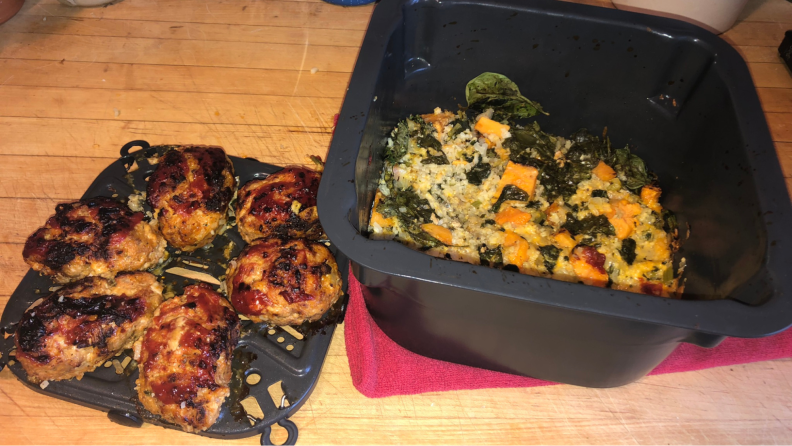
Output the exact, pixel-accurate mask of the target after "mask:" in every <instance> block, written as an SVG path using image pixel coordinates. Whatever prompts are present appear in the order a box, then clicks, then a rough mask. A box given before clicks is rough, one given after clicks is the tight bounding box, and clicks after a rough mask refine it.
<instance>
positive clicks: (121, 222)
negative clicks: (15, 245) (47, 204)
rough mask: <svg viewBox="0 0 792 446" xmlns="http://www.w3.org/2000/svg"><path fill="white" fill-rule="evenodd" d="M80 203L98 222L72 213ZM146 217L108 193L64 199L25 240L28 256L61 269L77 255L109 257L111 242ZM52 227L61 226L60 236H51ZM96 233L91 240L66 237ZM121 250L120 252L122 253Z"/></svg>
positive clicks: (105, 258) (24, 251)
mask: <svg viewBox="0 0 792 446" xmlns="http://www.w3.org/2000/svg"><path fill="white" fill-rule="evenodd" d="M80 206H85V207H87V208H88V209H89V211H90V214H91V218H92V219H93V220H95V222H90V221H86V220H84V219H83V218H76V219H71V218H70V216H69V214H70V213H71V212H72V211H74V210H75V209H77V208H78V207H80ZM142 220H143V213H141V212H133V211H132V210H130V209H129V208H128V207H127V206H125V205H123V204H122V203H120V202H118V201H116V200H114V199H112V198H107V197H96V198H89V199H85V200H80V201H77V202H74V203H61V204H59V205H57V206H56V208H55V215H54V216H52V217H51V218H50V219H49V220H47V223H46V225H45V227H43V228H39V229H38V230H37V231H36V232H35V233H34V234H33V235H31V236H30V237H29V238H28V239H27V241H26V242H25V248H24V250H23V251H22V255H23V257H24V258H25V259H31V260H34V261H38V262H41V263H42V264H44V265H45V266H46V267H47V268H50V269H52V270H59V269H61V268H63V267H64V266H65V265H67V264H69V262H71V261H72V260H74V259H75V258H77V257H85V258H88V259H95V260H107V259H108V258H109V257H110V255H111V253H110V249H109V246H110V242H111V240H113V238H114V236H115V238H116V240H118V239H120V238H123V237H125V236H126V235H127V234H129V232H130V231H132V229H133V228H134V227H135V226H136V225H137V224H138V223H140V222H141V221H142ZM52 229H56V230H58V229H59V230H61V231H62V233H61V235H60V237H58V238H56V239H52V240H47V239H46V237H45V235H46V234H48V233H51V230H52ZM70 234H71V235H74V234H82V235H85V236H86V238H87V237H92V238H91V239H90V240H91V242H90V243H85V242H78V241H69V240H66V237H67V236H68V235H70ZM118 254H120V252H119V253H118Z"/></svg>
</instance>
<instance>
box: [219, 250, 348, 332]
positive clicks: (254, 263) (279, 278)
mask: <svg viewBox="0 0 792 446" xmlns="http://www.w3.org/2000/svg"><path fill="white" fill-rule="evenodd" d="M226 281H227V283H226V285H227V286H226V289H227V290H228V295H229V298H230V300H231V303H232V304H233V305H234V308H236V310H237V311H238V312H239V313H241V314H244V315H245V316H247V317H248V318H250V320H252V321H254V322H267V323H270V324H274V325H299V324H302V323H303V322H305V321H315V320H318V319H320V318H321V317H322V315H323V314H324V313H325V312H326V311H327V310H328V309H330V307H331V306H332V305H333V304H334V303H335V302H336V301H337V300H338V298H339V297H340V296H341V276H340V275H339V274H338V265H336V261H335V258H333V254H332V253H331V252H330V250H328V249H327V247H325V246H324V245H323V244H321V243H317V242H313V241H310V240H303V239H295V240H288V241H283V240H281V239H278V238H269V239H261V240H257V241H255V242H253V243H252V244H250V245H248V246H247V247H246V248H245V249H244V250H243V251H242V252H241V253H240V254H239V257H237V258H236V259H234V260H232V261H231V262H230V263H229V266H228V271H227V279H226Z"/></svg>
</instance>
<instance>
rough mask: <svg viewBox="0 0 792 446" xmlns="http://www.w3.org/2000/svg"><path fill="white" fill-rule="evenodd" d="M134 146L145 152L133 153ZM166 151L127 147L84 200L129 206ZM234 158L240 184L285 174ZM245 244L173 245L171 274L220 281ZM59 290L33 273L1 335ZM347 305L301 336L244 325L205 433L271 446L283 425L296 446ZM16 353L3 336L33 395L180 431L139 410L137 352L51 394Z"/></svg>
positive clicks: (1, 350)
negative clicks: (191, 248)
mask: <svg viewBox="0 0 792 446" xmlns="http://www.w3.org/2000/svg"><path fill="white" fill-rule="evenodd" d="M135 148H140V149H139V150H137V151H134V152H130V150H132V149H135ZM165 150H167V146H155V147H150V146H149V144H148V143H147V142H145V141H132V142H130V143H128V144H126V145H125V146H124V147H123V148H122V149H121V158H120V159H119V160H117V161H115V162H114V163H112V164H111V165H110V166H108V167H107V169H105V170H104V171H103V172H102V173H101V174H100V175H99V176H98V177H97V178H96V180H95V181H94V183H93V184H92V185H91V186H90V187H89V188H88V191H87V192H86V193H85V195H84V196H83V198H89V197H96V196H113V195H116V196H117V197H118V198H119V199H121V200H124V199H126V198H127V197H128V196H129V195H130V194H134V193H138V192H141V191H145V189H146V181H147V178H148V176H150V175H151V174H152V173H153V172H154V169H155V168H156V165H154V164H151V163H150V162H149V160H150V159H153V157H155V156H159V155H162V154H163V153H164V152H165ZM229 158H230V159H231V162H232V163H233V164H234V173H235V175H236V176H237V177H238V178H239V185H240V186H242V185H244V184H245V183H247V182H248V181H250V180H253V179H258V178H266V177H267V176H269V175H270V174H272V173H275V172H277V171H279V170H281V167H279V166H273V165H270V164H264V163H261V162H258V161H256V160H254V159H247V158H238V157H235V156H231V157H229ZM144 207H145V210H147V211H150V210H151V209H150V208H149V207H148V205H145V206H144ZM229 242H232V243H233V247H232V248H231V249H230V251H228V252H226V247H227V246H228V244H229ZM244 245H245V242H244V241H243V240H242V237H240V235H239V233H238V232H237V230H236V228H231V229H228V230H227V231H226V232H224V233H223V234H221V235H218V236H217V238H215V240H214V241H213V242H212V243H211V244H210V245H209V246H207V247H205V248H204V249H199V250H196V251H195V252H192V253H182V252H181V251H176V250H175V249H174V248H173V247H170V246H169V247H168V252H169V254H170V256H171V258H172V260H171V262H170V263H169V264H168V265H167V267H166V268H165V269H169V268H172V267H181V268H185V269H189V270H192V271H195V272H202V273H208V274H209V275H211V276H213V277H215V278H218V277H220V276H223V275H224V274H225V269H226V266H227V263H228V260H229V258H234V257H236V256H237V255H238V254H239V252H240V251H241V250H242V248H243V247H244ZM329 249H330V250H331V251H332V252H333V254H334V255H335V258H336V261H337V263H338V269H339V271H341V272H342V280H343V290H344V293H346V290H347V275H346V271H347V265H348V260H347V259H346V257H345V256H344V255H343V254H342V253H340V252H339V251H338V250H337V249H336V248H335V247H334V246H330V247H329ZM20 255H21V253H20ZM198 264H202V265H205V266H206V268H201V267H196V265H198ZM162 281H163V282H164V284H165V286H166V292H167V291H172V292H174V293H175V294H181V293H182V291H183V288H184V286H186V285H190V284H194V283H197V281H195V280H192V279H185V278H184V277H181V276H177V275H172V274H169V273H167V272H165V273H164V275H162ZM55 285H56V284H55V283H54V282H52V280H51V279H50V278H49V277H47V276H42V275H40V274H38V273H36V272H35V271H33V270H30V271H28V273H27V274H26V275H25V277H24V278H23V279H22V282H21V283H20V284H19V286H18V287H17V289H16V290H15V291H14V294H13V295H11V298H10V299H9V301H8V304H7V305H6V308H5V310H4V311H3V317H2V320H0V330H2V331H3V332H5V333H7V334H9V335H10V334H13V333H14V331H15V330H16V324H17V322H18V321H19V320H20V318H21V317H22V314H23V313H24V312H25V310H26V309H27V308H28V307H29V306H30V305H31V304H32V303H33V302H34V301H36V300H37V299H39V298H42V297H46V296H47V295H49V294H50V291H49V289H50V288H51V287H53V286H55ZM345 305H346V296H343V297H342V298H340V299H339V301H338V302H337V303H336V304H335V305H334V306H333V308H331V310H330V311H328V313H327V314H325V316H324V317H323V318H322V319H321V320H320V321H318V322H316V323H313V324H311V325H310V326H308V325H305V326H303V327H301V329H302V331H303V332H305V335H303V334H301V333H297V336H294V335H292V333H290V332H289V331H287V330H284V329H282V328H280V327H275V326H266V325H264V324H253V323H252V322H250V321H243V323H242V334H241V336H240V340H239V344H238V346H237V348H236V350H235V351H234V360H233V364H232V370H233V378H232V381H231V385H230V387H231V396H230V397H229V398H227V399H226V401H225V402H224V404H223V407H222V409H221V412H220V417H219V418H218V420H217V422H215V424H214V425H213V426H212V427H211V428H209V430H207V431H205V432H200V433H199V434H200V435H204V436H208V437H212V438H243V437H249V436H253V435H259V434H261V442H262V444H271V443H270V438H269V437H270V432H271V427H270V426H271V425H272V424H274V423H278V424H279V425H280V426H282V427H284V428H285V429H286V431H287V432H288V434H289V436H288V439H287V440H286V444H294V443H295V442H296V441H297V437H298V430H297V426H296V425H295V424H294V423H293V422H291V421H290V420H288V417H289V416H290V415H292V414H294V413H295V412H296V411H297V410H299V409H300V407H301V406H302V405H303V404H304V403H305V401H306V400H307V399H308V397H309V396H310V394H311V392H312V391H313V389H314V387H315V386H316V382H317V380H318V378H319V372H320V371H321V369H322V364H323V363H324V360H325V357H326V355H327V350H328V348H329V347H330V341H331V340H332V337H333V332H334V330H335V324H336V323H338V322H340V321H341V319H342V317H343V312H344V310H345ZM13 348H14V338H13V337H8V338H5V337H0V370H2V368H3V367H6V366H8V367H9V368H10V369H11V371H12V372H13V373H14V375H16V377H17V378H19V379H20V380H21V381H22V382H24V383H25V384H27V385H28V386H29V387H30V388H32V389H33V390H36V391H38V392H42V393H44V394H47V395H51V396H54V397H56V398H60V399H64V400H66V401H70V402H73V403H77V404H81V405H83V406H88V407H91V408H94V409H98V410H101V411H104V412H107V413H108V417H109V418H110V419H111V420H113V421H115V422H117V423H120V424H123V425H125V426H131V427H140V426H142V424H143V422H144V421H146V422H149V423H153V424H157V425H160V426H164V427H169V428H174V429H180V428H179V427H178V426H175V425H172V424H168V423H166V422H164V421H162V420H161V419H160V418H159V417H155V416H154V415H151V414H150V413H148V412H147V411H146V410H145V409H143V408H142V406H141V405H140V403H139V401H138V400H137V391H136V390H135V381H136V380H137V377H138V371H137V367H136V366H135V363H134V362H130V360H127V359H126V358H127V356H128V357H130V358H131V357H132V352H131V351H126V352H123V353H122V354H120V355H119V356H118V357H117V358H113V359H115V361H117V362H118V365H115V366H110V364H107V366H105V367H99V368H97V369H96V371H94V372H91V373H87V374H85V376H84V377H83V379H82V380H75V379H71V380H67V381H52V382H49V383H48V385H47V386H46V387H45V388H41V387H40V386H38V385H34V384H31V383H29V382H28V381H27V379H26V374H25V370H24V369H23V368H22V366H21V365H20V364H19V362H16V361H14V357H13V356H11V355H10V353H11V351H12V350H13ZM12 361H14V362H13V363H12ZM251 375H255V376H256V378H258V379H259V381H258V382H255V381H254V380H251V379H250V378H251ZM278 382H281V390H282V391H283V393H284V397H285V398H281V401H279V402H275V401H273V399H272V397H271V396H270V393H269V391H268V388H269V387H270V386H272V385H274V384H277V383H278ZM248 395H249V396H251V397H254V398H256V401H257V402H258V404H259V407H260V409H261V411H262V413H263V418H256V417H254V416H252V415H250V414H248V413H246V411H245V409H244V407H243V406H242V405H241V402H242V401H244V400H245V399H246V398H247V397H248Z"/></svg>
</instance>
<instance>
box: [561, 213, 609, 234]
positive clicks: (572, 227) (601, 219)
mask: <svg viewBox="0 0 792 446" xmlns="http://www.w3.org/2000/svg"><path fill="white" fill-rule="evenodd" d="M561 227H562V228H564V229H566V230H567V231H569V232H570V233H571V234H572V235H573V236H576V235H578V234H585V235H589V236H592V237H593V236H595V235H596V234H603V235H616V230H615V229H613V225H612V224H611V223H610V222H609V221H608V217H606V216H604V215H597V216H594V215H589V216H588V217H585V218H583V219H582V220H578V219H577V218H575V217H574V216H573V215H572V213H569V214H567V221H566V223H564V224H563V225H562V226H561Z"/></svg>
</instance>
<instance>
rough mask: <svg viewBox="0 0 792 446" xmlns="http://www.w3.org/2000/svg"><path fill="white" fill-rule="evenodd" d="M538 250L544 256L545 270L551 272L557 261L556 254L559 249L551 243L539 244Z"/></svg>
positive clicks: (559, 251) (559, 252) (558, 252)
mask: <svg viewBox="0 0 792 446" xmlns="http://www.w3.org/2000/svg"><path fill="white" fill-rule="evenodd" d="M539 252H540V253H542V257H544V266H545V268H546V269H547V272H548V273H551V274H552V273H553V269H554V268H555V266H556V263H557V262H558V255H559V254H561V250H560V249H559V248H557V247H555V246H553V245H547V246H540V247H539Z"/></svg>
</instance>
